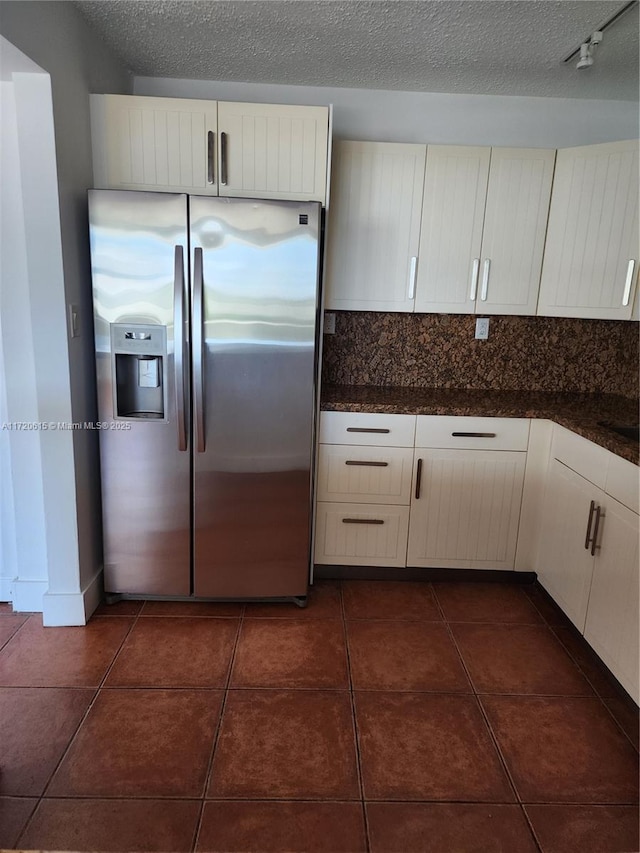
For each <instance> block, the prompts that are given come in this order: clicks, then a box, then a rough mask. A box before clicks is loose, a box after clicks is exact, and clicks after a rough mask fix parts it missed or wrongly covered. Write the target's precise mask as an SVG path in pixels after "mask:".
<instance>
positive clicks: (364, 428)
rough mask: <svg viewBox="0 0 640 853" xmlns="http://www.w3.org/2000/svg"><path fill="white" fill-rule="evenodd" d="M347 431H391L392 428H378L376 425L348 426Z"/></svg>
mask: <svg viewBox="0 0 640 853" xmlns="http://www.w3.org/2000/svg"><path fill="white" fill-rule="evenodd" d="M347 432H377V433H380V434H382V433H385V434H387V433H390V432H391V430H390V429H376V428H374V427H347Z"/></svg>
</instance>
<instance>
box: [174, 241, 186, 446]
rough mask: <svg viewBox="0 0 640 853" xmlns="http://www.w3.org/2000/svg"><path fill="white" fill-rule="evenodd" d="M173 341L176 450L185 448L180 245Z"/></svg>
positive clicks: (176, 270)
mask: <svg viewBox="0 0 640 853" xmlns="http://www.w3.org/2000/svg"><path fill="white" fill-rule="evenodd" d="M173 341H174V344H173V349H174V353H173V364H174V369H175V386H176V417H177V421H178V450H186V449H187V424H186V417H185V416H186V412H185V401H184V250H183V248H182V246H176V247H175V253H174V273H173Z"/></svg>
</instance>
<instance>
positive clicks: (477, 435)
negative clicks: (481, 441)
mask: <svg viewBox="0 0 640 853" xmlns="http://www.w3.org/2000/svg"><path fill="white" fill-rule="evenodd" d="M496 434H497V433H495V432H452V433H451V435H452V436H453V437H454V438H495V437H496Z"/></svg>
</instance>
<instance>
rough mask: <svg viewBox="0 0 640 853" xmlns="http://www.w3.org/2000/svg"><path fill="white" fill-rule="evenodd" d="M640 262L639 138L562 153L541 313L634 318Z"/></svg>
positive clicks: (555, 188)
mask: <svg viewBox="0 0 640 853" xmlns="http://www.w3.org/2000/svg"><path fill="white" fill-rule="evenodd" d="M638 260H639V250H638V142H637V140H632V141H628V142H610V143H606V144H604V145H588V146H582V147H580V148H565V149H563V150H561V151H559V152H558V160H557V165H556V176H555V181H554V187H553V196H552V199H551V211H550V215H549V228H548V233H547V243H546V248H545V256H544V265H543V269H542V282H541V286H540V300H539V303H538V314H542V315H546V316H554V317H587V318H594V319H604V320H607V319H610V320H615V319H618V320H625V319H630V318H631V317H632V311H633V303H634V296H635V290H636V286H637V280H638Z"/></svg>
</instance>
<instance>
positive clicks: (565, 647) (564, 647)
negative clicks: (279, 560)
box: [548, 625, 640, 754]
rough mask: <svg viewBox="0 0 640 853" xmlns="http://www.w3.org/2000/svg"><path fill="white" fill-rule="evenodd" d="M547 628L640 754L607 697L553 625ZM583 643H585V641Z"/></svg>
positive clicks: (639, 745)
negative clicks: (610, 706) (608, 703)
mask: <svg viewBox="0 0 640 853" xmlns="http://www.w3.org/2000/svg"><path fill="white" fill-rule="evenodd" d="M548 627H549V630H550V631H551V632H552V634H553V636H554V637H555V638H556V639H557V641H558V642H559V643H560V644H561V645H562V648H563V649H564V650H565V651H566V653H567V654H568V655H569V657H570V658H571V660H572V661H573V664H574V665H575V666H576V668H577V669H578V671H579V672H580V673H581V674H582V675H583V677H584V678H585V679H586V681H587V682H588V684H589V685H590V686H591V689H592V690H593V692H594V694H595V698H597V699H599V700H600V702H601V703H602V704H603V705H604V707H605V710H606V712H607V714H609V716H610V717H611V719H612V720H613V722H614V723H615V725H616V727H617V728H618V729H619V731H621V732H622V734H623V735H624V736H625V738H626V739H627V740H628V741H629V743H630V744H631V746H632V747H633V748H634V750H635V751H636V752H637V753H638V754H640V743H638V744H635V743H634V742H633V740H632V739H631V736H630V735H629V734H628V733H627V732H626V731H625V729H624V727H623V726H622V724H621V723H620V722H619V721H618V718H617V717H616V715H615V714H614V713H613V711H612V710H611V708H609V706H608V705H607V701H606V699H607V697H605V696H603V695H602V693H601V692H600V690H598V688H597V686H596V685H595V684H594V683H593V680H592V679H591V678H589V675H588V673H587V672H586V671H585V670H584V669H583V668H582V667H581V666H580V663H579V662H578V661H577V660H576V658H575V656H574V655H573V653H572V651H571V649H570V648H569V647H568V646H567V645H566V644H565V643H563V641H562V637H560V636H558V634H557V633H556V632H555V631H554V630H553V628H554V626H553V625H549V626H548ZM556 627H557V626H556ZM585 642H586V641H585ZM594 654H595V652H594ZM595 665H597V664H595ZM603 677H606V674H605V673H603ZM613 689H614V690H615V687H613ZM609 698H618V697H609ZM619 698H621V700H622V701H624V697H619Z"/></svg>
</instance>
